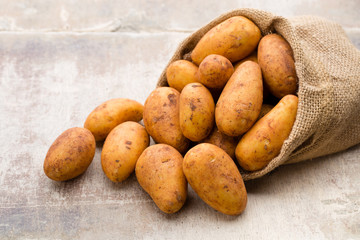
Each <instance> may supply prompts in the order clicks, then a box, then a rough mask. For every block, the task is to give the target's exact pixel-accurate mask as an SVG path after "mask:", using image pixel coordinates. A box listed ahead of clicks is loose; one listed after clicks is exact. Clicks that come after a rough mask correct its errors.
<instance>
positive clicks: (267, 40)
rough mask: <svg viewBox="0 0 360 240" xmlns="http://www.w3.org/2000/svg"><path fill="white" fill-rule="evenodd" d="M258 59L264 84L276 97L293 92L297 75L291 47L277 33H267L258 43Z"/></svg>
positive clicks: (295, 88) (295, 87)
mask: <svg viewBox="0 0 360 240" xmlns="http://www.w3.org/2000/svg"><path fill="white" fill-rule="evenodd" d="M258 61H259V65H260V67H261V70H262V73H263V76H264V83H265V86H266V87H267V88H268V89H269V91H270V93H271V94H272V95H274V96H275V97H277V98H282V97H284V96H285V95H287V94H295V92H296V90H297V76H296V71H295V63H294V56H293V52H292V49H291V47H290V45H289V43H288V42H287V41H286V40H285V39H284V38H282V37H281V36H280V35H278V34H269V35H266V36H265V37H263V38H262V39H261V41H260V43H259V48H258Z"/></svg>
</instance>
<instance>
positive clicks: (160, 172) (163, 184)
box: [135, 144, 187, 213]
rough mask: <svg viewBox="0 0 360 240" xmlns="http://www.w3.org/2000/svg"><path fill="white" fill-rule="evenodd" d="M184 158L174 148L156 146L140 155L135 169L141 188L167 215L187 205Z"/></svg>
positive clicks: (161, 145)
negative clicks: (183, 169) (183, 168)
mask: <svg viewBox="0 0 360 240" xmlns="http://www.w3.org/2000/svg"><path fill="white" fill-rule="evenodd" d="M182 162H183V157H182V156H181V154H180V153H179V152H178V151H177V150H176V149H175V148H173V147H171V146H169V145H166V144H156V145H152V146H150V147H148V148H147V149H145V151H144V152H143V153H142V154H141V155H140V157H139V159H138V161H137V163H136V168H135V173H136V178H137V180H138V182H139V184H140V186H141V187H142V188H143V189H144V190H145V192H147V193H148V194H149V195H150V197H151V198H152V199H153V200H154V202H155V204H156V205H157V206H158V207H159V208H160V210H161V211H163V212H165V213H175V212H177V211H179V210H180V209H181V207H182V206H183V205H184V203H185V201H186V196H187V182H186V179H185V176H184V173H183V171H182Z"/></svg>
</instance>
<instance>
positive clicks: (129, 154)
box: [101, 122, 150, 182]
mask: <svg viewBox="0 0 360 240" xmlns="http://www.w3.org/2000/svg"><path fill="white" fill-rule="evenodd" d="M149 143H150V139H149V135H148V134H147V132H146V130H145V128H144V127H143V126H141V125H140V124H139V123H136V122H124V123H121V124H120V125H118V126H117V127H115V128H114V129H113V130H112V131H111V132H110V133H109V135H108V136H107V138H106V140H105V143H104V146H103V149H102V152H101V166H102V169H103V171H104V173H105V175H106V176H107V177H108V178H109V179H110V180H111V181H113V182H122V181H124V180H125V179H127V178H128V177H129V176H130V174H131V173H132V172H134V170H135V164H136V161H137V160H138V158H139V156H140V155H141V153H142V152H143V151H144V150H145V148H147V147H148V146H149Z"/></svg>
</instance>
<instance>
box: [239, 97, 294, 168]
mask: <svg viewBox="0 0 360 240" xmlns="http://www.w3.org/2000/svg"><path fill="white" fill-rule="evenodd" d="M297 105H298V98H297V97H296V96H294V95H286V96H285V97H283V98H282V99H281V100H280V102H279V103H278V104H277V105H276V106H275V107H274V108H273V109H272V110H271V111H270V112H269V113H268V114H267V115H265V116H264V117H263V118H261V119H260V120H259V121H258V122H257V123H255V125H254V126H253V127H252V128H251V129H250V130H249V131H248V132H247V133H246V134H245V135H244V136H243V137H242V138H241V140H240V141H239V143H238V145H237V147H236V150H235V154H236V158H237V160H238V162H239V164H240V166H241V167H242V168H243V169H245V170H248V171H256V170H260V169H262V168H264V167H265V166H266V165H267V164H268V163H269V162H270V161H271V160H272V159H273V158H274V157H276V156H277V155H278V154H279V153H280V150H281V147H282V145H283V143H284V141H285V140H286V139H287V138H288V137H289V135H290V132H291V129H292V127H293V124H294V122H295V118H296V112H297Z"/></svg>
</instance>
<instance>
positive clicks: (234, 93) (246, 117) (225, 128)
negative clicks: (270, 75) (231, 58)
mask: <svg viewBox="0 0 360 240" xmlns="http://www.w3.org/2000/svg"><path fill="white" fill-rule="evenodd" d="M262 100H263V85H262V77H261V70H260V67H259V65H258V64H257V63H255V62H252V61H246V62H244V63H243V64H241V65H240V66H239V67H238V68H237V69H236V71H235V72H234V74H233V75H232V76H231V78H230V80H229V81H228V83H227V84H226V86H225V88H224V90H223V91H222V93H221V95H220V98H219V100H218V101H217V103H216V109H215V120H216V125H217V127H218V129H219V131H221V132H222V133H225V134H226V135H228V136H233V137H236V136H240V135H241V134H243V133H245V132H246V131H247V130H249V129H250V127H251V126H252V125H253V124H254V123H255V121H256V119H257V118H258V116H259V113H260V110H261V105H262Z"/></svg>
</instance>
